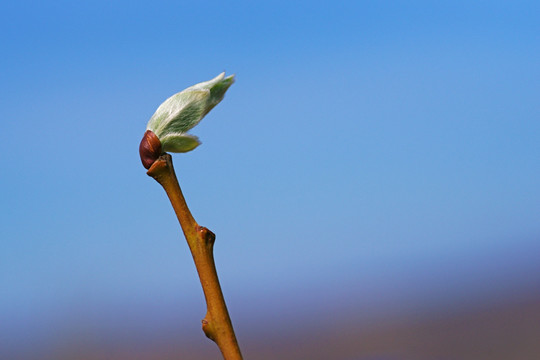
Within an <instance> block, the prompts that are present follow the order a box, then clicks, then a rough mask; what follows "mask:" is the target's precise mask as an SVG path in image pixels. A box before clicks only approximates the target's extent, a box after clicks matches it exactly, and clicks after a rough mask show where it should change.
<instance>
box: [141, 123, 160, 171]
mask: <svg viewBox="0 0 540 360" xmlns="http://www.w3.org/2000/svg"><path fill="white" fill-rule="evenodd" d="M139 154H140V155H141V161H142V164H143V166H144V168H145V169H150V166H152V164H153V163H154V161H156V160H157V159H158V158H159V157H160V155H161V154H162V151H161V141H159V139H158V137H157V135H156V134H154V133H153V132H152V131H151V130H146V132H145V133H144V136H143V138H142V140H141V144H140V145H139Z"/></svg>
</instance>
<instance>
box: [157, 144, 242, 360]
mask: <svg viewBox="0 0 540 360" xmlns="http://www.w3.org/2000/svg"><path fill="white" fill-rule="evenodd" d="M147 174H148V175H149V176H151V177H153V178H154V179H155V180H156V181H157V182H158V183H160V184H161V186H163V188H164V189H165V192H166V193H167V196H168V197H169V199H170V201H171V204H172V206H173V208H174V212H175V213H176V216H177V217H178V221H179V222H180V226H182V231H183V232H184V236H185V237H186V240H187V243H188V245H189V249H190V250H191V254H192V256H193V260H194V261H195V267H196V268H197V272H198V273H199V278H200V280H201V285H202V288H203V291H204V297H205V299H206V307H207V311H206V316H205V317H204V319H203V320H202V329H203V331H204V333H205V334H206V336H207V337H208V338H210V339H211V340H213V341H214V342H215V343H216V344H217V346H218V347H219V349H220V351H221V353H222V355H223V358H224V359H225V360H241V359H242V354H241V353H240V347H239V346H238V342H237V341H236V336H235V335H234V329H233V326H232V323H231V319H230V317H229V312H228V311H227V305H226V304H225V299H224V298H223V293H222V292H221V286H220V285H219V279H218V275H217V272H216V266H215V264H214V252H213V248H214V241H215V238H216V236H215V235H214V233H213V232H211V231H210V230H208V229H207V228H205V227H203V226H199V225H198V224H197V222H196V221H195V219H194V218H193V215H191V212H190V211H189V208H188V206H187V204H186V200H185V199H184V195H183V194H182V190H181V189H180V185H179V184H178V179H177V178H176V174H175V172H174V168H173V164H172V157H171V155H169V154H163V155H161V156H160V157H159V158H158V159H157V160H156V161H155V162H154V163H153V164H152V166H151V167H150V169H149V170H148V172H147Z"/></svg>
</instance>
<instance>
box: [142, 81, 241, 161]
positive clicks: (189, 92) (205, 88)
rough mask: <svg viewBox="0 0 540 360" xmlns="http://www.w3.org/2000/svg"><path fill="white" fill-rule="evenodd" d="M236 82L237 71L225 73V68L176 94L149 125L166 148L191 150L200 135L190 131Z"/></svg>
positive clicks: (166, 101)
mask: <svg viewBox="0 0 540 360" xmlns="http://www.w3.org/2000/svg"><path fill="white" fill-rule="evenodd" d="M233 83H234V75H229V76H227V77H225V73H224V72H223V73H221V74H219V75H218V76H216V77H215V78H213V79H212V80H209V81H204V82H201V83H198V84H195V85H193V86H190V87H188V88H187V89H185V90H183V91H181V92H179V93H177V94H174V95H173V96H171V97H170V98H168V99H167V100H165V101H164V102H163V103H162V104H161V105H160V106H159V107H158V108H157V110H156V112H155V113H154V115H152V117H151V118H150V121H148V125H147V127H146V129H147V130H150V131H152V132H153V133H154V134H156V136H157V137H158V139H159V140H160V142H161V146H162V148H163V151H165V152H167V151H168V152H188V151H191V150H193V149H195V148H196V147H197V146H199V145H200V141H199V139H198V138H197V137H196V136H193V135H190V134H187V131H189V130H190V129H192V128H193V127H194V126H195V125H197V124H198V123H199V122H200V121H201V120H202V119H203V117H204V116H205V115H206V114H208V113H209V112H210V110H212V109H213V108H214V107H215V106H216V105H217V104H219V103H220V101H221V100H223V97H224V96H225V93H226V92H227V90H228V89H229V87H230V86H231V85H232V84H233Z"/></svg>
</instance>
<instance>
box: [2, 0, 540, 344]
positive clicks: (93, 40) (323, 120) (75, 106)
mask: <svg viewBox="0 0 540 360" xmlns="http://www.w3.org/2000/svg"><path fill="white" fill-rule="evenodd" d="M539 14H540V5H539V3H538V2H537V1H506V2H505V1H491V2H480V1H448V2H432V1H388V2H384V1H350V2H347V1H328V2H323V1H267V2H252V1H227V2H214V1H204V2H195V1H192V2H182V1H180V2H179V1H170V2H166V1H154V2H151V3H150V2H141V1H116V2H109V1H107V2H105V1H77V2H72V1H48V2H35V1H17V2H15V1H12V2H9V3H7V2H4V3H2V5H0V44H1V49H2V50H1V52H2V55H1V56H0V71H1V72H0V74H1V81H0V104H1V106H0V119H1V123H2V129H3V131H2V134H3V136H2V141H1V142H0V153H1V154H2V155H1V159H2V167H1V168H0V211H1V216H0V333H2V332H3V333H8V332H9V334H11V335H10V336H11V337H12V338H13V339H15V338H17V337H18V336H21V337H22V336H23V335H22V334H27V332H26V330H27V329H29V328H32V329H34V330H35V329H39V328H40V326H43V327H45V325H43V324H57V323H66V324H68V325H65V326H66V328H68V329H69V326H70V325H69V323H70V322H69V321H72V319H73V318H76V319H86V320H88V319H91V318H92V317H93V316H95V315H96V314H97V315H100V314H103V313H110V312H114V311H115V309H122V310H124V309H149V308H152V309H154V308H155V309H157V308H160V307H162V306H165V305H163V304H168V305H167V306H169V307H168V309H170V308H173V309H176V308H177V307H178V308H181V310H182V311H184V312H188V313H190V314H191V313H193V315H189V316H188V315H186V316H188V318H189V319H190V321H191V316H193V317H194V319H199V318H200V317H202V316H203V314H204V310H203V309H204V305H203V304H202V301H203V300H202V292H201V290H200V285H199V283H198V280H197V278H196V274H195V270H194V266H193V263H192V260H191V257H190V255H189V252H188V249H187V246H186V244H185V241H184V239H183V238H182V236H181V232H180V228H179V226H178V224H177V222H176V219H175V217H174V213H173V211H172V209H171V207H170V204H169V203H168V201H167V199H166V197H165V194H164V192H163V190H162V189H161V187H160V186H159V185H158V184H157V183H155V182H154V181H153V180H152V179H151V178H149V177H148V176H147V175H146V174H145V170H144V168H143V167H142V165H141V164H140V160H139V155H138V145H139V141H140V139H141V137H142V135H143V133H144V130H145V127H146V123H147V121H148V119H149V118H150V116H151V115H152V114H153V112H154V111H155V109H156V108H157V106H158V105H159V104H160V103H161V102H162V101H164V100H165V99H166V98H167V97H169V96H170V95H172V94H174V93H175V92H178V91H180V90H182V89H184V88H186V87H188V86H190V85H192V84H194V83H197V82H200V81H204V80H208V79H211V78H212V77H214V76H216V75H217V74H219V73H220V72H222V71H226V72H227V74H232V73H234V74H236V83H235V84H234V85H233V86H232V87H231V88H230V89H229V91H228V93H227V95H226V97H225V99H224V101H223V102H222V103H221V104H220V105H219V106H217V107H216V108H215V109H214V110H212V112H211V113H210V114H209V115H208V116H207V117H206V118H205V119H204V120H203V121H202V122H201V124H200V125H198V126H197V127H196V128H194V129H193V130H192V131H191V132H192V133H193V134H195V135H197V136H199V138H200V139H201V141H202V143H203V144H202V145H201V146H200V147H199V148H197V149H196V150H195V151H193V152H191V153H188V154H179V155H174V162H175V167H176V171H177V174H178V177H179V180H180V183H181V186H182V188H183V190H184V193H185V196H186V198H187V201H188V204H189V205H190V207H191V209H192V212H193V214H194V216H195V218H196V219H197V221H198V222H199V223H200V224H202V225H205V226H207V227H208V228H210V229H211V230H212V231H214V232H215V233H216V234H217V240H216V247H215V256H216V262H217V266H218V271H219V273H220V276H221V279H222V285H223V287H224V290H225V295H226V298H227V299H228V300H229V307H230V308H231V312H232V313H233V315H234V314H236V315H238V316H239V317H242V316H244V317H248V315H250V316H251V315H253V314H260V311H261V308H264V309H266V310H265V311H268V313H272V314H281V315H283V316H285V315H286V314H288V313H304V312H305V313H309V312H311V311H320V309H323V308H324V309H327V310H329V309H330V310H331V309H332V308H333V307H336V308H337V307H340V306H343V307H347V306H353V307H355V308H356V309H357V310H358V309H360V310H359V311H362V309H369V310H366V312H371V311H376V310H377V308H378V307H383V306H384V304H387V305H388V306H398V305H396V304H400V305H403V304H409V305H407V306H420V305H421V306H424V307H430V306H435V307H436V306H440V304H441V302H444V301H446V302H459V301H465V302H467V301H473V299H476V300H478V299H480V300H478V301H483V300H482V299H484V298H487V297H493V296H494V294H496V296H495V297H499V296H500V297H504V296H505V294H508V293H509V292H510V289H517V288H519V289H527V288H533V287H535V286H536V287H537V286H538V284H539V283H540V275H539V274H540V242H539V240H540V222H539V217H540V186H539V185H538V184H539V183H540V141H539V140H540V105H539V104H540V102H539V95H540V66H539V64H540V15H539ZM476 300H475V301H476ZM148 304H154V305H148ZM155 304H158V305H159V306H158V305H155ZM180 304H181V305H180ZM317 309H319V310H317ZM144 311H145V310H143V311H142V312H144ZM156 311H157V310H156ZM246 314H247V315H246ZM149 316H150V315H149ZM1 319H3V320H1ZM197 321H198V320H197ZM195 326H197V327H198V323H196V324H195ZM15 328H17V329H19V330H16V331H14V329H15ZM25 336H26V335H25ZM4 339H5V337H4ZM13 339H12V340H13Z"/></svg>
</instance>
